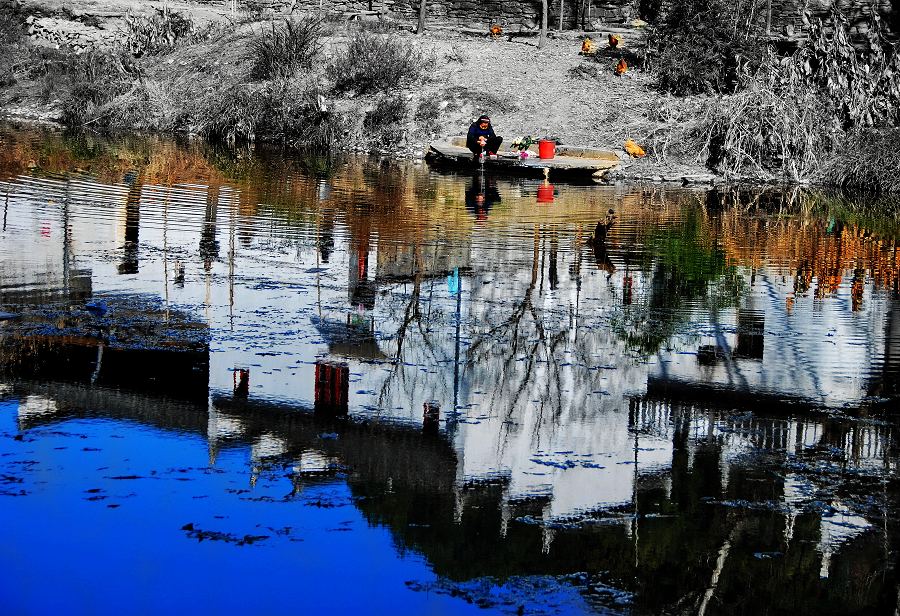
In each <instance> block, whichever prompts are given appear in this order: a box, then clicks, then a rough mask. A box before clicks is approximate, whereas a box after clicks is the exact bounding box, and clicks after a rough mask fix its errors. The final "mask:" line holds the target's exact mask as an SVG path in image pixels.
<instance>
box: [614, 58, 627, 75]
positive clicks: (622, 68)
mask: <svg viewBox="0 0 900 616" xmlns="http://www.w3.org/2000/svg"><path fill="white" fill-rule="evenodd" d="M627 71H628V63H627V62H625V58H620V59H619V63H618V64H616V75H618V76H620V77H621V76H622V75H624V74H625V73H626V72H627Z"/></svg>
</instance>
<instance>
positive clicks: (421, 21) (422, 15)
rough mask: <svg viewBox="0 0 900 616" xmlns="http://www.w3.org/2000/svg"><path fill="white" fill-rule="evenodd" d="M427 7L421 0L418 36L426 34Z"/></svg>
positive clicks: (423, 0)
mask: <svg viewBox="0 0 900 616" xmlns="http://www.w3.org/2000/svg"><path fill="white" fill-rule="evenodd" d="M545 2H546V0H545ZM425 7H426V0H421V1H420V2H419V25H418V26H416V34H423V33H424V32H425Z"/></svg>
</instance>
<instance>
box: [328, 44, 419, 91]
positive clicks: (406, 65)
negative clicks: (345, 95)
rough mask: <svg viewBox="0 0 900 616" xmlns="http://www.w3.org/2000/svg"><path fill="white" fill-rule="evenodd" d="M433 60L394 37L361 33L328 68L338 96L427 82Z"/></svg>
mask: <svg viewBox="0 0 900 616" xmlns="http://www.w3.org/2000/svg"><path fill="white" fill-rule="evenodd" d="M433 67H434V59H433V58H427V57H426V56H425V55H424V54H423V53H422V52H420V51H419V50H418V49H416V48H415V47H413V46H412V45H410V44H408V43H406V42H404V41H403V40H402V39H398V38H396V37H384V36H381V35H378V34H372V33H370V32H362V33H360V35H359V36H357V37H356V38H354V39H353V40H352V41H351V43H350V45H348V46H347V47H346V48H345V49H344V51H343V52H342V53H339V54H338V55H337V56H335V57H334V58H333V59H332V61H331V62H330V63H329V65H328V75H329V76H330V77H331V79H332V81H333V83H334V89H335V90H336V91H337V92H349V91H354V92H356V93H357V94H369V93H373V92H386V91H388V90H391V89H394V88H397V87H401V86H403V85H410V84H413V83H417V82H421V81H424V80H425V79H426V77H427V76H428V74H429V73H430V71H431V70H432V68H433Z"/></svg>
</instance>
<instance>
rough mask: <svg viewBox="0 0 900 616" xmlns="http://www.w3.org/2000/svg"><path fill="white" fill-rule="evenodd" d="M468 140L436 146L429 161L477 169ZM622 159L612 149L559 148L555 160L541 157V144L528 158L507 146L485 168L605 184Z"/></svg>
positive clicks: (427, 157) (456, 139) (453, 139)
mask: <svg viewBox="0 0 900 616" xmlns="http://www.w3.org/2000/svg"><path fill="white" fill-rule="evenodd" d="M465 143H466V138H465V137H450V138H448V139H445V140H444V141H439V142H436V143H432V144H431V145H430V146H429V147H428V152H427V153H426V154H425V160H427V161H428V162H429V163H430V164H432V165H435V166H443V167H457V168H460V169H472V168H477V167H478V165H479V163H478V162H477V161H476V160H474V157H473V156H472V152H471V151H469V149H468V148H466V147H465ZM618 164H619V157H618V156H617V155H616V153H615V152H612V151H610V150H597V149H591V148H576V147H572V146H557V148H556V156H555V157H553V158H538V153H537V145H533V146H531V147H530V148H529V149H528V158H525V159H522V158H520V157H519V153H518V152H516V151H511V150H510V149H509V147H508V146H506V145H504V146H503V147H502V148H501V150H500V151H499V152H498V153H497V157H496V158H490V157H485V159H484V167H485V169H493V170H496V171H500V172H504V173H516V174H522V175H531V176H535V177H544V176H549V178H550V179H551V180H557V179H566V178H578V179H593V180H594V181H602V180H603V177H604V176H605V175H606V173H607V172H608V171H609V170H610V169H612V168H614V167H616V166H618Z"/></svg>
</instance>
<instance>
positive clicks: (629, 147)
mask: <svg viewBox="0 0 900 616" xmlns="http://www.w3.org/2000/svg"><path fill="white" fill-rule="evenodd" d="M625 151H626V152H628V155H629V156H631V157H632V158H643V157H644V156H646V155H647V153H646V152H645V151H644V148H642V147H641V146H639V145H638V144H637V143H635V141H634V139H628V140H626V141H625Z"/></svg>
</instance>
